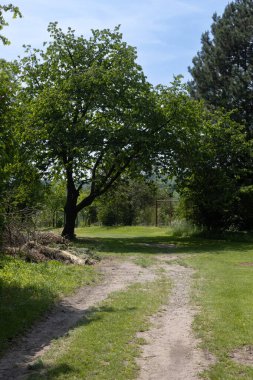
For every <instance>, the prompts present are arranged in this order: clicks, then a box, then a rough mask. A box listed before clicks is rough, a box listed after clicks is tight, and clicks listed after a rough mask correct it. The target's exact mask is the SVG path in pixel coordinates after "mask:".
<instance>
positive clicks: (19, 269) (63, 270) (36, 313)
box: [0, 255, 96, 354]
mask: <svg viewBox="0 0 253 380" xmlns="http://www.w3.org/2000/svg"><path fill="white" fill-rule="evenodd" d="M95 277H96V276H95V271H94V268H92V267H81V266H74V265H64V264H61V263H58V262H55V261H52V262H46V263H40V264H34V263H27V262H25V261H23V260H21V259H15V258H13V257H10V256H6V255H0V326H1V328H0V354H2V353H3V351H4V350H5V349H6V348H7V347H8V345H9V344H10V343H12V341H13V340H14V338H15V337H16V336H17V334H20V333H22V332H24V330H25V329H26V328H28V327H29V326H30V325H31V324H32V323H33V322H34V321H35V320H36V319H38V318H39V317H40V316H41V315H42V314H43V313H44V312H45V311H46V310H48V309H49V308H50V307H51V306H52V305H53V304H54V302H55V301H56V300H57V299H58V298H59V297H60V296H62V295H65V294H69V293H71V292H72V291H73V290H74V289H75V288H76V287H77V286H80V285H82V284H90V283H92V282H93V281H94V280H95Z"/></svg>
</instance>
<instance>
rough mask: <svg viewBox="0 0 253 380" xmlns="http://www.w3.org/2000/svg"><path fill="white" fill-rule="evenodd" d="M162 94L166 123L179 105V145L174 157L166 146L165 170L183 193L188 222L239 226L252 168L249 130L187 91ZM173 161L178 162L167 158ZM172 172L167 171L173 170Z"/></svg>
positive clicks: (175, 146) (166, 90) (176, 146)
mask: <svg viewBox="0 0 253 380" xmlns="http://www.w3.org/2000/svg"><path fill="white" fill-rule="evenodd" d="M175 89H176V90H177V97H175V96H171V90H169V91H168V89H166V88H162V89H161V90H160V101H161V104H162V105H163V111H164V113H165V115H166V116H167V118H170V117H171V113H172V112H173V111H172V110H173V107H172V104H173V103H172V102H174V103H175V102H177V105H176V110H177V112H178V113H177V123H178V125H176V129H177V140H176V141H175V143H174V144H173V146H174V149H175V152H174V154H173V155H170V151H168V149H170V148H171V146H172V145H171V144H168V145H165V146H164V149H163V156H162V155H161V156H160V157H162V159H163V160H164V166H165V167H168V168H169V169H170V168H171V167H172V172H174V174H175V175H176V181H177V186H178V192H179V193H180V195H181V197H183V199H184V200H185V207H186V212H185V215H184V216H185V217H187V218H188V219H190V220H192V221H193V222H194V223H197V224H198V225H204V226H206V227H208V228H210V229H218V228H224V227H228V226H230V225H231V224H234V223H235V224H238V223H239V220H238V218H237V215H235V205H236V203H237V200H238V192H239V189H240V186H241V183H242V182H243V181H245V177H246V178H247V177H248V175H249V173H250V171H251V169H252V157H251V142H250V141H247V138H246V134H245V131H244V128H243V127H242V126H240V125H238V124H237V123H236V122H234V121H233V120H231V117H230V116H231V115H230V114H229V113H228V114H226V113H224V112H222V111H218V110H217V111H212V112H211V111H209V110H208V109H206V107H205V104H204V103H203V102H201V101H196V100H194V99H192V98H190V96H189V94H188V93H187V91H186V89H184V88H181V87H180V86H177V87H175ZM167 157H172V159H173V160H171V159H167ZM169 169H168V170H169Z"/></svg>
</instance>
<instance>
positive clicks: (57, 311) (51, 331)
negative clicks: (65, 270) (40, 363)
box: [0, 286, 131, 379]
mask: <svg viewBox="0 0 253 380" xmlns="http://www.w3.org/2000/svg"><path fill="white" fill-rule="evenodd" d="M5 291H10V292H16V293H17V294H18V296H19V297H20V298H22V299H23V300H25V298H26V296H27V294H28V293H29V289H21V288H17V287H15V288H14V287H12V289H10V288H9V289H8V287H7V286H5ZM33 302H34V303H36V307H37V306H38V305H37V304H38V303H39V302H41V299H40V298H39V297H38V298H37V300H36V301H33ZM33 306H34V307H35V304H34V305H32V301H31V302H30V305H29V307H31V308H32V307H33ZM126 311H131V308H124V309H122V310H121V309H114V308H112V307H108V306H101V307H89V308H86V309H79V308H78V305H77V307H73V306H72V305H70V304H67V303H66V301H62V302H60V303H59V304H58V305H56V306H55V307H54V308H53V309H52V310H51V311H50V312H49V313H47V315H44V317H43V319H41V320H40V321H39V322H38V323H36V324H35V325H34V326H33V327H32V328H31V329H30V330H29V331H27V333H26V334H25V336H23V337H22V338H21V337H20V338H17V337H14V338H15V339H13V340H12V341H11V340H10V339H9V338H6V337H5V340H4V341H5V345H3V347H5V348H6V346H7V344H8V343H9V344H10V343H12V344H11V346H12V347H11V348H10V349H9V350H8V351H7V352H6V354H5V355H4V356H3V357H2V358H1V359H0V378H1V379H9V378H10V379H19V378H22V376H23V375H28V374H29V373H31V374H32V372H33V370H36V366H37V364H36V362H35V366H34V368H33V366H28V367H27V365H28V364H29V363H30V362H31V360H33V358H34V356H35V354H36V353H38V352H40V351H41V350H42V349H43V348H44V347H45V346H48V345H49V344H50V343H51V342H52V341H53V340H55V339H58V338H60V337H62V336H64V335H66V334H68V333H69V332H70V331H71V330H72V329H75V328H76V327H78V325H82V326H85V325H88V324H90V323H96V322H97V321H100V320H101V319H102V318H103V314H104V313H115V312H117V313H121V312H123V313H125V312H126ZM28 312H29V310H28V309H27V313H28ZM17 319H18V318H17V317H16V320H17ZM9 321H10V320H9V319H7V320H6V327H8V324H9ZM14 344H15V346H14ZM26 363H27V364H26ZM28 368H29V370H28ZM38 370H40V368H39V367H38ZM52 371H53V372H52V374H55V378H57V376H58V375H59V374H60V373H61V372H62V373H67V372H66V371H72V369H71V368H68V367H64V366H59V367H56V368H54V369H53V370H52ZM64 371H65V372H64ZM50 374H51V369H50ZM36 376H37V375H36ZM41 376H43V367H42V375H41ZM35 378H36V379H40V378H41V379H43V378H44V377H38V376H37V377H35ZM50 378H52V379H53V378H54V377H52V376H51V377H50Z"/></svg>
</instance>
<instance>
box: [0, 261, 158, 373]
mask: <svg viewBox="0 0 253 380" xmlns="http://www.w3.org/2000/svg"><path fill="white" fill-rule="evenodd" d="M100 270H101V272H102V274H103V275H104V281H103V282H102V283H101V284H100V285H97V286H90V287H89V286H85V287H83V288H80V289H79V290H78V291H77V293H76V294H74V295H72V296H71V297H66V298H64V299H63V300H62V302H60V303H59V305H58V306H57V307H55V308H54V310H53V311H52V312H51V313H49V314H48V315H47V316H46V317H45V318H44V319H43V320H42V321H41V322H40V323H38V324H37V325H36V326H35V327H34V328H32V329H31V330H30V331H29V332H28V334H27V335H26V336H24V337H23V338H22V339H21V340H20V341H19V342H18V343H17V344H16V345H15V348H13V349H12V350H10V351H9V352H8V353H7V354H6V355H5V356H4V357H3V358H2V359H1V360H0V379H1V380H21V379H25V378H26V377H27V375H28V374H29V372H30V371H29V364H31V363H32V362H34V360H36V358H37V357H39V356H41V355H42V354H43V353H44V352H45V351H46V350H47V349H48V348H49V347H50V342H51V341H52V340H53V339H57V338H59V337H61V336H63V335H64V334H66V333H67V332H68V331H69V329H71V328H73V327H74V326H75V325H76V324H77V322H78V321H79V320H80V319H81V318H83V317H84V316H85V314H86V313H87V312H88V311H89V309H90V308H91V307H93V306H96V304H97V303H98V302H100V301H103V300H104V299H105V298H107V296H108V295H109V294H110V293H111V292H114V291H118V290H122V289H124V288H125V287H126V286H127V285H129V284H130V283H133V282H145V281H152V280H153V279H154V278H155V274H154V273H153V272H152V271H150V270H148V269H145V268H141V267H140V266H137V265H135V264H134V263H133V262H128V261H127V262H123V263H122V262H120V261H115V260H113V261H112V260H103V262H102V263H101V264H100Z"/></svg>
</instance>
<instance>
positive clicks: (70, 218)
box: [62, 176, 79, 240]
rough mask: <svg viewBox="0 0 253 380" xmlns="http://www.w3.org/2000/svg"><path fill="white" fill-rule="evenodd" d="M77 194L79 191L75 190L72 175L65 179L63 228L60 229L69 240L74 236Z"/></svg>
mask: <svg viewBox="0 0 253 380" xmlns="http://www.w3.org/2000/svg"><path fill="white" fill-rule="evenodd" d="M78 196H79V191H78V190H76V188H75V186H74V183H73V180H72V176H71V178H70V180H67V200H66V204H65V207H64V216H65V217H64V228H63V231H62V236H64V237H66V238H67V239H69V240H73V239H74V238H75V222H76V217H77V207H76V205H77V198H78Z"/></svg>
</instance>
